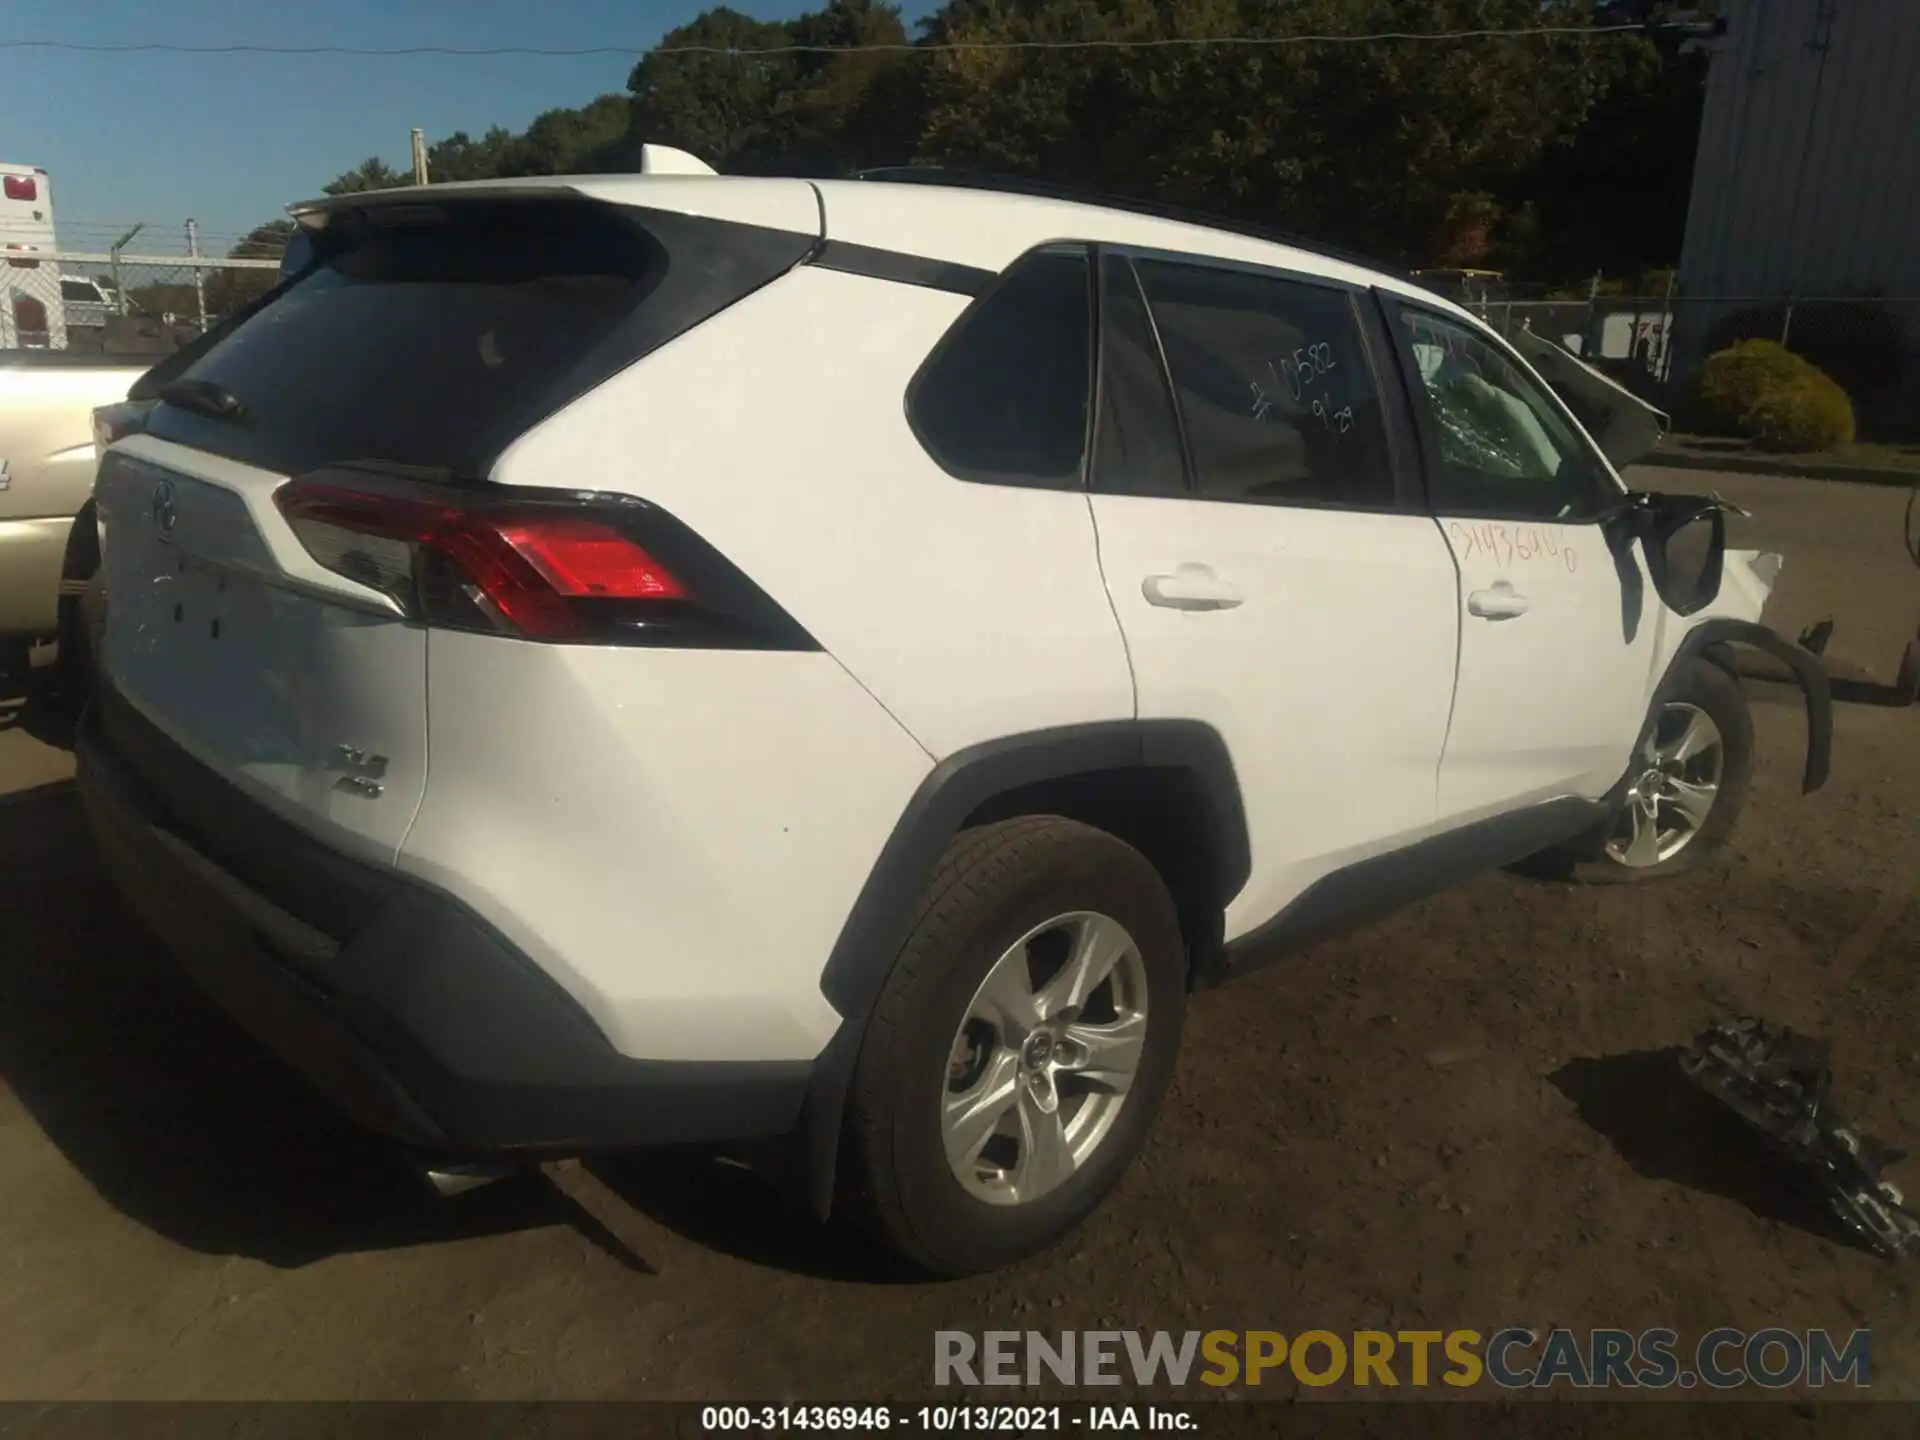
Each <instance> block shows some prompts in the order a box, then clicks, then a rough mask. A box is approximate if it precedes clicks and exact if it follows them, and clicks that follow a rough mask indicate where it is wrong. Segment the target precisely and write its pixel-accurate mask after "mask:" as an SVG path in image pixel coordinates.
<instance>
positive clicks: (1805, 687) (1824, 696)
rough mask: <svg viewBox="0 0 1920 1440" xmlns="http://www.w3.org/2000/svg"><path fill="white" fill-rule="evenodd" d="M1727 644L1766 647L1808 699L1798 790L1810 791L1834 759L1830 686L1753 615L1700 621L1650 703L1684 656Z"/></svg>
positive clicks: (1811, 662) (1810, 659)
mask: <svg viewBox="0 0 1920 1440" xmlns="http://www.w3.org/2000/svg"><path fill="white" fill-rule="evenodd" d="M1729 645H1749V646H1752V647H1753V648H1754V649H1756V650H1764V651H1765V652H1766V653H1767V654H1769V655H1771V656H1773V657H1774V658H1775V659H1776V660H1779V661H1780V662H1781V663H1782V664H1784V665H1785V666H1786V667H1787V669H1788V671H1789V672H1790V673H1791V674H1792V675H1793V678H1794V680H1795V681H1796V682H1797V683H1798V684H1799V686H1800V691H1801V694H1802V695H1804V696H1805V697H1806V703H1807V763H1806V769H1805V771H1804V773H1803V774H1802V776H1801V780H1800V793H1801V794H1803V795H1810V794H1812V793H1813V792H1814V791H1815V790H1818V789H1819V788H1820V787H1821V786H1822V785H1824V784H1826V783H1827V771H1828V768H1829V766H1830V764H1831V763H1832V758H1833V691H1832V687H1831V686H1829V684H1828V683H1827V672H1826V671H1825V670H1824V669H1822V668H1821V665H1820V661H1819V659H1818V657H1816V656H1814V655H1810V654H1808V653H1807V652H1806V651H1805V650H1802V649H1801V648H1800V647H1799V646H1797V645H1795V644H1793V643H1792V642H1791V641H1789V640H1788V639H1786V637H1785V636H1782V635H1777V634H1775V633H1774V632H1773V631H1771V630H1769V629H1768V628H1767V627H1766V626H1764V625H1760V624H1756V623H1755V622H1753V621H1751V620H1707V621H1703V622H1702V623H1701V624H1699V625H1698V626H1696V627H1695V628H1694V629H1693V630H1691V631H1689V632H1688V634H1687V638H1686V639H1685V640H1683V641H1682V642H1681V644H1680V649H1679V651H1678V652H1677V653H1676V654H1675V655H1674V657H1673V663H1672V664H1671V665H1670V666H1669V667H1668V668H1667V673H1666V676H1665V678H1663V679H1662V680H1661V682H1660V688H1659V690H1658V691H1657V692H1656V693H1655V696H1654V706H1655V707H1656V708H1657V706H1658V705H1659V703H1660V701H1661V700H1662V699H1663V698H1664V697H1665V695H1666V693H1667V692H1668V690H1669V689H1670V687H1671V686H1672V684H1673V680H1674V676H1675V674H1676V673H1677V672H1678V668H1679V666H1680V663H1681V662H1682V661H1683V660H1687V659H1689V658H1691V657H1693V656H1696V655H1704V656H1705V658H1708V659H1712V658H1713V657H1712V654H1711V652H1712V651H1713V650H1716V649H1719V648H1720V647H1723V646H1729ZM1723 668H1725V667H1723Z"/></svg>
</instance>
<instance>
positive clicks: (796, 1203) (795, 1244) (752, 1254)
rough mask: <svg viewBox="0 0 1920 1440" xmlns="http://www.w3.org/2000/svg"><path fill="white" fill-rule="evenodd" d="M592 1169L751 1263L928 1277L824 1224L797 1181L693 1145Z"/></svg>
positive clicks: (664, 1220)
mask: <svg viewBox="0 0 1920 1440" xmlns="http://www.w3.org/2000/svg"><path fill="white" fill-rule="evenodd" d="M595 1170H596V1172H597V1173H598V1174H599V1175H600V1176H601V1178H603V1179H604V1180H605V1181H606V1182H607V1185H608V1187H609V1188H610V1189H612V1190H613V1191H614V1192H615V1193H616V1194H617V1195H619V1196H620V1198H621V1199H623V1200H625V1201H626V1202H627V1203H628V1204H630V1205H632V1206H633V1207H634V1208H635V1209H636V1210H638V1211H640V1212H641V1213H642V1214H644V1215H646V1216H647V1217H648V1218H649V1219H651V1220H652V1221H653V1222H654V1223H655V1224H657V1225H659V1226H661V1227H663V1228H664V1229H667V1230H670V1231H672V1232H673V1233H674V1234H675V1235H677V1236H679V1237H680V1238H681V1239H683V1240H686V1241H688V1242H690V1243H691V1244H694V1245H698V1246H700V1247H701V1248H702V1249H705V1250H713V1251H717V1252H719V1253H721V1254H723V1255H729V1256H731V1257H733V1258H734V1259H736V1260H742V1261H745V1262H746V1263H747V1264H750V1265H758V1266H761V1267H763V1268H766V1269H770V1270H783V1271H787V1272H789V1273H792V1274H797V1275H804V1276H807V1277H809V1278H811V1279H817V1280H839V1281H844V1282H846V1283H849V1284H860V1285H887V1284H913V1283H925V1281H926V1277H925V1276H924V1275H920V1274H916V1273H914V1272H912V1271H909V1270H906V1269H904V1268H903V1267H901V1266H899V1265H896V1264H894V1263H893V1262H891V1261H890V1260H888V1259H887V1257H886V1256H884V1255H883V1254H881V1252H880V1251H879V1250H878V1249H877V1247H875V1246H873V1245H871V1244H869V1243H867V1242H866V1241H865V1240H864V1239H863V1238H862V1237H860V1236H859V1235H858V1234H857V1233H855V1232H854V1231H853V1229H852V1227H851V1226H849V1225H847V1224H845V1223H833V1224H828V1225H822V1224H821V1223H820V1222H819V1221H818V1220H816V1219H815V1218H814V1217H813V1214H812V1213H811V1211H810V1210H809V1209H808V1208H807V1207H806V1204H805V1203H804V1201H803V1199H802V1198H801V1196H800V1194H799V1193H798V1190H797V1188H796V1187H794V1186H791V1185H788V1184H786V1183H783V1182H782V1181H781V1180H780V1179H778V1178H776V1177H775V1172H774V1171H773V1169H772V1168H771V1167H768V1168H766V1169H764V1170H762V1169H753V1168H747V1167H743V1166H741V1165H738V1164H733V1163H729V1162H727V1161H726V1160H723V1159H721V1158H718V1157H716V1156H714V1155H712V1154H710V1153H705V1152H702V1151H698V1150H675V1151H659V1152H656V1153H653V1154H647V1155H635V1156H630V1157H623V1158H620V1159H617V1160H606V1161H598V1162H596V1163H595Z"/></svg>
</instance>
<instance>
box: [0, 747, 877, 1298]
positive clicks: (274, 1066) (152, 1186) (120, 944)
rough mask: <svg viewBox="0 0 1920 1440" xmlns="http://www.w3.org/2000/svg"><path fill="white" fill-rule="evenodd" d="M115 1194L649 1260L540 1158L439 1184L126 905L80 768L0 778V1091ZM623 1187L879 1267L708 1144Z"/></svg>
mask: <svg viewBox="0 0 1920 1440" xmlns="http://www.w3.org/2000/svg"><path fill="white" fill-rule="evenodd" d="M7 1090H11V1092H12V1094H13V1095H14V1097H15V1098H16V1099H17V1100H18V1102H19V1103H20V1104H21V1105H22V1106H24V1107H25V1109H26V1110H27V1112H28V1113H29V1114H30V1115H31V1116H32V1118H33V1120H34V1122H35V1124H36V1125H37V1126H38V1127H39V1129H40V1130H41V1131H42V1132H43V1133H44V1134H45V1135H46V1137H47V1138H48V1139H49V1140H50V1141H51V1142H52V1143H53V1144H54V1146H55V1147H56V1148H57V1149H59V1151H60V1152H61V1154H62V1155H63V1156H64V1157H65V1158H66V1160H67V1161H68V1162H69V1163H70V1164H71V1165H72V1166H73V1167H74V1169H75V1170H77V1171H78V1172H79V1173H80V1174H81V1175H83V1176H84V1177H85V1178H86V1179H87V1181H88V1182H89V1183H90V1184H91V1185H92V1186H93V1187H94V1189H95V1190H96V1191H97V1192H98V1193H99V1194H100V1195H101V1196H102V1197H103V1198H105V1199H106V1200H107V1201H108V1202H109V1203H110V1204H112V1205H113V1206H114V1207H115V1208H117V1209H118V1210H120V1211H121V1212H122V1213H124V1214H126V1215H127V1216H129V1217H131V1218H132V1219H134V1220H136V1221H138V1222H139V1223H140V1224H142V1225H145V1226H146V1227H148V1228H149V1229H151V1230H154V1231H156V1232H157V1233H159V1234H162V1235H165V1236H166V1237H167V1238H168V1239H170V1240H173V1241H174V1242H176V1243H177V1244H180V1245H184V1246H186V1247H188V1248H190V1249H193V1250H197V1251H201V1252H203V1253H211V1254H236V1255H245V1256H248V1257H250V1258H253V1259H258V1260H261V1261H264V1262H266V1263H268V1264H271V1265H276V1266H281V1267H286V1268H292V1267H298V1266H301V1265H307V1264H311V1263H312V1262H314V1261H316V1260H321V1259H325V1258H326V1257H327V1256H330V1255H334V1254H340V1253H346V1252H354V1251H364V1250H378V1249H388V1248H395V1247H403V1246H413V1245H422V1244H431V1243H435V1242H439V1241H447V1240H458V1239H464V1238H469V1237H474V1236H481V1235H493V1234H501V1233H505V1232H509V1231H514V1230H522V1229H529V1228H536V1227H545V1226H556V1225H568V1226H571V1227H573V1228H574V1229H575V1230H576V1231H578V1232H579V1233H580V1234H581V1235H582V1236H583V1237H584V1238H586V1239H587V1240H588V1241H589V1242H590V1243H592V1244H594V1245H596V1246H598V1247H599V1248H600V1249H601V1250H603V1251H604V1252H606V1253H607V1254H608V1255H609V1256H611V1257H612V1258H613V1259H615V1260H616V1261H618V1262H619V1263H620V1264H622V1265H623V1266H625V1267H626V1268H628V1269H629V1270H633V1271H636V1272H638V1273H647V1272H648V1271H649V1270H650V1268H651V1267H650V1263H649V1262H650V1261H652V1260H653V1259H654V1257H651V1256H647V1255H636V1254H634V1253H633V1251H632V1250H631V1249H630V1248H629V1247H628V1246H627V1245H626V1244H624V1243H623V1242H622V1241H621V1239H620V1238H619V1237H618V1236H617V1235H616V1234H615V1233H614V1232H613V1231H611V1230H609V1229H608V1228H607V1227H606V1226H605V1225H603V1224H602V1223H601V1221H600V1220H599V1219H597V1218H596V1217H595V1216H593V1215H592V1214H590V1213H587V1212H586V1211H585V1210H583V1209H582V1208H581V1207H580V1206H578V1205H577V1204H576V1203H575V1202H574V1201H573V1200H572V1199H570V1198H568V1197H567V1196H566V1195H564V1194H563V1193H561V1192H560V1191H559V1190H558V1189H556V1188H555V1187H553V1186H552V1185H550V1184H548V1183H547V1182H546V1181H545V1180H544V1179H542V1178H541V1177H540V1175H539V1174H538V1172H537V1171H532V1170H529V1171H528V1172H527V1173H526V1174H524V1175H517V1176H513V1177H510V1178H508V1179H505V1180H502V1181H500V1182H499V1183H497V1184H494V1185H489V1186H485V1187H483V1188H480V1189H477V1190H472V1191H469V1192H467V1193H465V1194H461V1195H455V1196H447V1197H442V1196H440V1195H437V1194H435V1193H434V1192H433V1190H432V1188H431V1187H430V1186H429V1185H427V1183H426V1182H425V1180H424V1178H423V1177H422V1176H421V1174H420V1172H419V1170H418V1168H417V1166H415V1165H414V1164H412V1163H410V1162H409V1160H408V1159H407V1157H406V1156H405V1155H404V1154H402V1153H401V1152H400V1151H399V1150H398V1149H397V1148H396V1147H394V1146H391V1145H389V1144H388V1143H387V1142H385V1141H383V1140H381V1139H380V1138H379V1137H377V1136H373V1135H370V1134H368V1133H366V1132H364V1131H362V1130H359V1129H358V1128H356V1127H355V1126H353V1125H351V1124H349V1123H348V1122H346V1121H345V1120H343V1119H342V1118H340V1117H339V1116H338V1115H337V1114H336V1113H335V1112H334V1111H333V1109H332V1108H331V1107H330V1106H329V1105H328V1104H327V1103H326V1102H325V1101H324V1100H322V1099H321V1098H320V1097H318V1096H317V1095H315V1094H313V1093H312V1092H311V1091H309V1090H308V1089H307V1087H306V1086H305V1084H304V1083H303V1082H302V1081H301V1080H300V1079H299V1078H298V1077H296V1076H294V1075H293V1074H291V1073H290V1072H288V1071H287V1070H285V1069H284V1068H283V1067H282V1066H281V1065H280V1064H279V1062H278V1061H276V1060H274V1059H273V1058H272V1057H271V1056H270V1055H268V1054H267V1053H266V1052H264V1051H263V1050H261V1049H259V1048H258V1047H257V1046H256V1045H254V1043H253V1042H252V1041H251V1040H250V1039H248V1038H247V1036H245V1035H244V1034H243V1033H241V1031H240V1030H239V1029H238V1028H237V1027H235V1026H234V1025H233V1024H232V1023H231V1022H230V1021H228V1020H227V1019H226V1017H225V1016H223V1015H221V1014H220V1013H218V1012H217V1011H216V1010H214V1009H213V1008H212V1006H210V1005H209V1004H208V1003H207V1002H206V1001H205V1000H203V999H202V998H201V997H200V995H199V993H198V992H197V991H196V990H195V989H194V988H193V985H192V983H191V981H189V980H188V979H187V978H186V977H185V975H184V974H182V973H181V972H180V971H179V970H178V969H177V968H176V967H175V966H174V964H173V962H172V960H171V959H170V957H168V956H167V955H166V953H165V952H164V950H163V949H162V948H161V947H160V945H159V943H158V942H157V941H155V940H154V939H152V938H151V937H150V936H148V935H147V934H146V933H145V931H144V930H143V929H142V928H141V926H140V924H139V922H138V921H137V920H135V919H134V918H133V916H132V915H131V914H130V913H129V912H128V911H127V910H126V909H125V908H124V907H123V906H122V904H121V902H120V900H119V897H118V896H117V895H116V894H115V893H114V891H113V888H112V885H111V882H110V881H109V880H108V878H107V876H106V875H105V873H104V872H103V871H102V870H101V868H100V866H99V864H98V863H97V861H96V860H95V858H94V854H93V849H92V842H91V840H90V838H89V837H88V835H87V834H86V827H85V822H84V819H83V817H82V815H81V813H80V806H79V803H78V799H77V796H76V794H75V791H74V787H73V784H72V782H71V781H60V782H58V783H55V784H52V785H44V786H40V787H38V788H35V789H31V790H26V791H22V792H19V793H16V794H12V795H6V796H0V1099H4V1094H5V1092H6V1091H7ZM593 1168H594V1170H595V1173H596V1174H600V1175H602V1177H603V1178H605V1179H606V1180H607V1182H608V1184H609V1186H610V1187H611V1188H613V1189H614V1190H615V1193H616V1194H617V1195H619V1196H620V1197H621V1198H622V1199H624V1200H625V1201H626V1202H627V1203H629V1204H631V1205H633V1206H634V1207H635V1208H636V1209H637V1210H639V1211H640V1212H641V1213H643V1214H646V1215H648V1216H650V1217H652V1218H653V1219H655V1220H656V1221H657V1223H659V1224H661V1225H662V1226H664V1227H665V1228H667V1229H669V1230H672V1231H674V1232H676V1233H679V1234H681V1235H684V1236H686V1237H688V1238H690V1239H692V1240H694V1241H695V1242H696V1243H700V1244H702V1245H710V1246H712V1247H713V1248H716V1249H719V1250H721V1251H724V1252H727V1253H731V1254H735V1255H738V1256H740V1257H741V1258H744V1259H748V1260H750V1261H755V1262H757V1263H762V1264H766V1265H770V1266H775V1267H779V1268H788V1269H795V1270H800V1271H803V1272H806V1273H811V1274H819V1275H834V1276H840V1277H843V1278H849V1279H857V1278H875V1277H874V1275H873V1274H872V1273H871V1271H870V1269H863V1268H862V1262H861V1260H860V1259H859V1258H858V1257H857V1256H856V1254H855V1253H854V1251H853V1250H852V1249H851V1248H850V1247H848V1248H845V1249H844V1250H843V1248H842V1246H841V1245H840V1244H839V1242H837V1241H836V1239H835V1238H834V1237H833V1236H832V1235H831V1234H830V1233H829V1232H826V1231H824V1230H823V1229H822V1228H821V1227H819V1226H817V1225H816V1224H815V1223H814V1222H813V1221H812V1219H811V1218H810V1217H809V1216H807V1215H805V1214H804V1213H803V1212H800V1211H799V1210H798V1209H797V1208H796V1207H793V1206H789V1205H785V1204H783V1196H782V1194H781V1192H779V1191H777V1190H775V1189H774V1188H773V1187H772V1186H770V1185H769V1184H768V1183H767V1182H765V1181H763V1180H761V1179H760V1178H759V1177H758V1176H756V1175H752V1174H748V1173H747V1172H745V1171H742V1170H739V1169H737V1168H734V1167H731V1166H726V1165H722V1164H719V1163H717V1162H715V1161H714V1160H713V1159H712V1157H710V1156H707V1155H704V1154H700V1153H695V1152H668V1153H662V1154H659V1155H653V1156H643V1157H631V1158H620V1159H614V1160H597V1161H595V1162H594V1166H593Z"/></svg>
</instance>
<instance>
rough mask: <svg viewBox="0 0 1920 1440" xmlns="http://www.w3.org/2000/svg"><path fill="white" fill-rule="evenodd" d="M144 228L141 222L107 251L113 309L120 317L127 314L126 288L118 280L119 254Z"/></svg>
mask: <svg viewBox="0 0 1920 1440" xmlns="http://www.w3.org/2000/svg"><path fill="white" fill-rule="evenodd" d="M146 228H147V226H146V222H145V221H142V222H141V223H140V224H138V225H136V226H134V227H133V228H132V229H131V230H129V231H127V233H126V234H124V235H122V236H121V237H120V238H119V239H118V240H116V241H114V242H113V246H112V248H111V249H109V250H108V251H107V254H108V256H109V257H110V259H109V262H108V263H109V264H110V265H111V266H112V269H113V308H114V310H115V311H116V312H117V313H119V314H121V315H125V314H126V313H127V287H126V286H125V285H124V284H123V283H121V279H120V252H121V251H122V250H124V249H126V248H127V243H128V242H129V241H130V240H132V239H133V237H134V236H136V235H138V234H139V233H140V232H141V231H142V230H144V229H146Z"/></svg>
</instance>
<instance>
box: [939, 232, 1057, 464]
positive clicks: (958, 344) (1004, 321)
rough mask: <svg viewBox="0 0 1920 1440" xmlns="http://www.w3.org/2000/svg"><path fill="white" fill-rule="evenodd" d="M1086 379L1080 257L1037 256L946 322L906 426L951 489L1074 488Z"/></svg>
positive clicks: (1010, 271)
mask: <svg viewBox="0 0 1920 1440" xmlns="http://www.w3.org/2000/svg"><path fill="white" fill-rule="evenodd" d="M1092 372H1093V298H1092V281H1091V276H1090V272H1089V265H1088V261H1087V255H1086V252H1085V251H1084V250H1081V249H1059V250H1041V251H1036V252H1034V253H1033V254H1031V255H1027V256H1025V257H1023V258H1022V259H1020V260H1016V261H1015V262H1014V263H1013V264H1012V265H1011V266H1010V267H1008V269H1007V271H1006V273H1005V274H1004V275H1003V276H1002V277H1001V278H1000V280H999V282H998V283H997V284H995V286H994V287H993V289H991V290H989V291H988V292H987V293H986V294H985V295H983V296H982V297H981V298H980V299H979V300H977V301H975V302H974V304H973V305H972V306H971V307H969V308H968V309H967V311H966V312H965V313H964V314H962V315H961V317H960V318H959V319H958V320H957V321H955V322H954V327H953V329H951V330H949V331H948V332H947V334H946V336H945V337H944V338H943V339H942V340H941V342H940V344H939V345H938V346H937V347H936V348H935V349H934V351H933V353H932V354H931V355H930V356H928V357H927V361H926V364H924V365H923V366H922V367H921V369H920V373H919V374H918V375H916V376H915V377H914V380H913V383H912V385H911V386H909V387H908V390H907V418H908V421H909V422H910V423H911V424H912V426H913V429H914V432H915V433H916V434H917V435H918V436H919V437H920V443H921V444H922V445H923V446H925V447H926V450H927V453H928V454H930V455H932V456H933V458H934V459H935V460H936V461H938V462H939V464H940V466H941V468H942V469H944V470H945V471H947V473H948V474H950V475H954V476H956V477H958V478H959V479H962V480H977V481H983V482H985V483H987V484H994V485H1031V486H1039V487H1044V488H1072V487H1077V486H1078V485H1079V484H1080V475H1081V461H1082V459H1083V458H1084V455H1085V451H1086V446H1087V409H1088V396H1089V392H1090V390H1091V388H1092V378H1093V376H1092Z"/></svg>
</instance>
